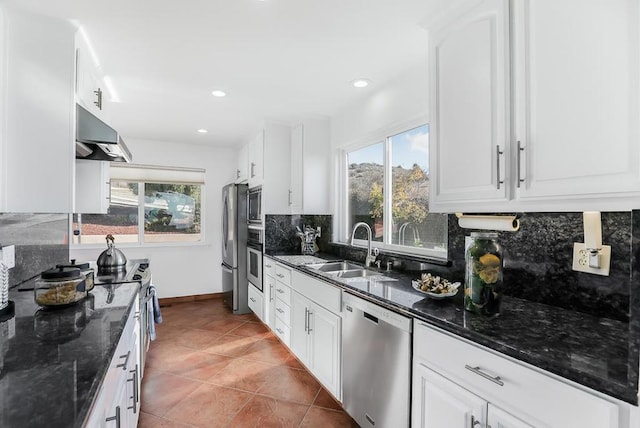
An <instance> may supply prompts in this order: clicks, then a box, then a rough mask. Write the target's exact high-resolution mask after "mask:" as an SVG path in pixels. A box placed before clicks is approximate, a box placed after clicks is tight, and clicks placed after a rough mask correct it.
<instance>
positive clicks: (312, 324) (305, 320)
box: [291, 271, 342, 399]
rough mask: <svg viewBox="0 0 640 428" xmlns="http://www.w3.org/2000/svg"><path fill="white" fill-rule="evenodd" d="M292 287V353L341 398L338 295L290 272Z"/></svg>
mask: <svg viewBox="0 0 640 428" xmlns="http://www.w3.org/2000/svg"><path fill="white" fill-rule="evenodd" d="M291 288H292V291H293V292H292V297H291V350H292V351H293V353H294V354H295V355H296V357H298V359H299V360H300V361H302V363H303V364H304V365H306V366H307V368H308V369H309V370H310V371H311V373H313V374H314V375H315V376H316V377H317V378H318V380H319V381H320V382H321V383H322V384H323V385H324V387H325V388H326V389H327V390H328V391H329V392H331V394H333V395H334V396H335V397H336V398H338V399H341V396H342V388H341V364H340V361H341V355H342V352H341V341H342V319H341V318H340V316H339V315H338V314H339V313H340V305H341V292H340V290H339V289H337V288H335V287H333V286H332V285H330V284H327V283H325V282H323V281H319V280H317V279H315V278H312V277H310V276H308V275H304V274H301V273H299V272H297V271H293V272H292V275H291Z"/></svg>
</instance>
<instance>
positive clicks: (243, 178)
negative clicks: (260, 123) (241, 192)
mask: <svg viewBox="0 0 640 428" xmlns="http://www.w3.org/2000/svg"><path fill="white" fill-rule="evenodd" d="M247 180H249V144H245V145H244V146H242V148H240V150H239V151H238V166H237V168H236V183H246V182H247Z"/></svg>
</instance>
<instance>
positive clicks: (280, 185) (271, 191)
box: [249, 121, 291, 214]
mask: <svg viewBox="0 0 640 428" xmlns="http://www.w3.org/2000/svg"><path fill="white" fill-rule="evenodd" d="M263 135H264V146H263V147H264V156H263V159H264V161H263V162H264V163H263V164H261V165H259V166H258V165H257V166H256V167H255V168H254V170H255V172H256V175H258V174H259V175H262V177H263V178H262V182H261V184H262V212H263V214H288V213H289V210H290V207H289V189H290V182H291V127H290V126H289V125H288V124H283V123H278V122H272V121H267V122H265V124H264V134H263ZM249 187H252V186H251V178H249Z"/></svg>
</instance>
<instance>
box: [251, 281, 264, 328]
mask: <svg viewBox="0 0 640 428" xmlns="http://www.w3.org/2000/svg"><path fill="white" fill-rule="evenodd" d="M247 298H248V300H249V301H248V305H249V309H251V310H252V311H253V313H254V314H256V316H257V317H258V318H260V321H263V322H264V320H265V318H264V297H263V294H262V293H261V292H260V290H258V289H257V288H256V287H254V286H253V284H251V283H249V290H248V296H247Z"/></svg>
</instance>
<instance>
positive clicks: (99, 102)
mask: <svg viewBox="0 0 640 428" xmlns="http://www.w3.org/2000/svg"><path fill="white" fill-rule="evenodd" d="M93 93H94V94H95V95H96V100H95V101H94V102H93V104H95V106H96V107H98V110H102V89H100V88H98V90H97V91H93Z"/></svg>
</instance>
